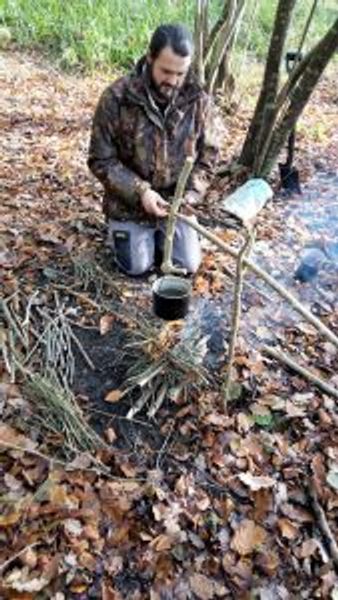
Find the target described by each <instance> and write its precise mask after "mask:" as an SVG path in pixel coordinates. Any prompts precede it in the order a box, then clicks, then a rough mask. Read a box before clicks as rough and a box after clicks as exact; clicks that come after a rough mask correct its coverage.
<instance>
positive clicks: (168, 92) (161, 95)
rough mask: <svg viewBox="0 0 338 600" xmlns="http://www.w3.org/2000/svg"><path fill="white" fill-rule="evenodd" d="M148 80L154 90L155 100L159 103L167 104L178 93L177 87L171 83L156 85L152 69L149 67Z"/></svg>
mask: <svg viewBox="0 0 338 600" xmlns="http://www.w3.org/2000/svg"><path fill="white" fill-rule="evenodd" d="M149 75H150V82H151V87H152V89H153V91H154V92H155V95H156V98H157V100H158V101H159V102H160V103H161V104H169V103H170V102H172V101H173V100H174V99H175V98H176V96H177V93H178V88H177V87H173V86H172V85H168V84H167V83H161V84H160V85H158V84H157V83H156V81H155V80H154V78H153V74H152V70H151V68H150V69H149Z"/></svg>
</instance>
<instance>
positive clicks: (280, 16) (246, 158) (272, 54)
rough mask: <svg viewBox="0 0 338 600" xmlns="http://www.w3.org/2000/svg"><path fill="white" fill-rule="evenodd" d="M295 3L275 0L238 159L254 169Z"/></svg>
mask: <svg viewBox="0 0 338 600" xmlns="http://www.w3.org/2000/svg"><path fill="white" fill-rule="evenodd" d="M295 3H296V0H279V2H278V7H277V11H276V17H275V22H274V28H273V32H272V36H271V40H270V46H269V51H268V58H267V63H266V67H265V72H264V79H263V85H262V88H261V92H260V95H259V98H258V102H257V105H256V109H255V113H254V116H253V119H252V121H251V125H250V127H249V131H248V134H247V136H246V139H245V142H244V146H243V149H242V153H241V156H240V159H239V162H240V163H241V164H242V165H244V166H247V167H249V168H253V166H254V162H255V158H256V157H257V156H258V155H259V149H260V147H261V145H262V143H264V140H265V139H266V136H267V135H268V133H269V129H270V126H271V116H272V114H273V112H274V107H275V100H276V96H277V93H278V85H279V71H280V66H281V62H282V58H283V50H284V45H285V40H286V36H287V32H288V28H289V24H290V19H291V14H292V11H293V8H294V5H295Z"/></svg>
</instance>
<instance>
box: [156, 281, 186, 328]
mask: <svg viewBox="0 0 338 600" xmlns="http://www.w3.org/2000/svg"><path fill="white" fill-rule="evenodd" d="M152 289H153V310H154V313H155V315H156V316H157V317H160V318H161V319H165V320H166V321H176V320H177V319H183V318H184V317H185V316H186V314H187V312H188V310H189V302H190V296H191V283H190V281H189V280H188V279H183V278H182V277H175V276H174V275H165V276H164V277H160V279H157V280H156V281H155V283H154V285H153V288H152Z"/></svg>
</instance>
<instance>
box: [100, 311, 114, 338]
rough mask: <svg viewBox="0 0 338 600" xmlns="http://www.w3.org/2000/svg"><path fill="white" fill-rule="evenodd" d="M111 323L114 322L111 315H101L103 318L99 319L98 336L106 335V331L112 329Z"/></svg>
mask: <svg viewBox="0 0 338 600" xmlns="http://www.w3.org/2000/svg"><path fill="white" fill-rule="evenodd" d="M113 322H114V316H113V315H103V317H101V319H100V325H99V329H100V334H101V335H105V334H106V333H108V331H110V330H111V328H112V325H113Z"/></svg>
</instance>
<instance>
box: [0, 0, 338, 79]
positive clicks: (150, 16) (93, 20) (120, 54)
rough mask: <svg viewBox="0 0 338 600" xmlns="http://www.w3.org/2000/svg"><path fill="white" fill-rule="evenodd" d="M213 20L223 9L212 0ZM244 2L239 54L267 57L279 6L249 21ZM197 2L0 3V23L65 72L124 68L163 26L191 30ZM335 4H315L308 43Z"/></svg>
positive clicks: (330, 0) (268, 2) (296, 30)
mask: <svg viewBox="0 0 338 600" xmlns="http://www.w3.org/2000/svg"><path fill="white" fill-rule="evenodd" d="M312 1H313V0H298V2H297V7H296V10H295V14H294V18H293V22H292V26H291V29H290V36H289V38H290V39H289V42H288V43H289V45H290V47H295V46H297V40H298V39H299V36H300V34H301V30H302V27H303V26H304V22H305V20H306V15H307V14H308V11H309V9H310V6H311V4H312ZM210 2H211V12H212V18H215V16H216V15H217V13H218V12H219V10H220V7H221V6H222V4H223V1H222V0H210ZM254 3H256V0H248V9H247V12H246V14H245V17H244V21H243V27H242V29H241V31H240V34H239V36H238V50H239V52H244V50H248V51H249V52H250V54H253V55H254V56H255V57H257V58H259V59H261V58H263V57H264V56H265V54H266V50H267V46H268V42H269V35H270V33H271V27H272V23H273V18H274V12H275V7H276V3H277V0H260V3H259V8H258V10H257V11H256V14H255V16H254V18H252V6H253V4H254ZM194 6H195V0H0V23H1V24H2V25H4V26H6V27H8V28H9V29H10V32H11V34H12V37H13V39H14V41H15V42H16V43H17V44H18V45H19V46H20V47H26V48H41V49H42V50H44V51H46V52H47V53H48V54H49V55H50V56H52V57H53V58H55V59H56V60H57V61H58V62H59V63H60V64H61V66H63V67H64V68H69V67H70V68H72V67H76V68H79V67H83V68H85V69H88V70H92V69H95V68H102V67H103V68H107V67H108V68H109V67H112V66H117V65H118V66H122V67H127V66H129V65H130V64H131V63H133V62H135V60H136V59H137V58H138V57H139V56H140V55H141V54H142V53H143V52H144V50H145V48H146V46H147V43H148V41H149V39H150V36H151V33H152V31H153V30H154V28H155V27H156V26H157V25H159V24H160V23H162V22H179V21H181V22H185V23H187V24H188V25H189V26H190V27H192V24H193V12H194ZM335 6H336V0H319V5H318V8H317V13H316V16H315V19H314V22H313V25H312V27H311V31H310V36H309V38H310V40H311V41H314V40H315V39H317V38H319V37H320V36H321V35H322V34H323V32H324V31H325V30H326V28H327V27H328V26H329V24H330V23H332V21H333V19H334V18H335V15H336V12H337V9H336V8H335Z"/></svg>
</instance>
